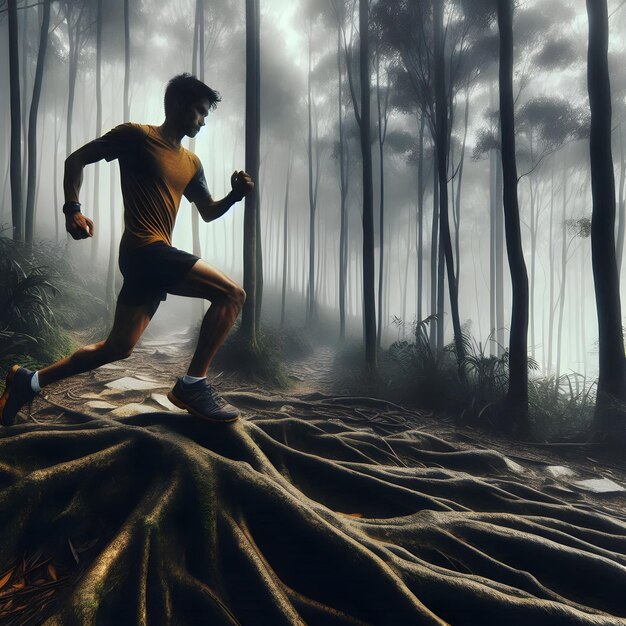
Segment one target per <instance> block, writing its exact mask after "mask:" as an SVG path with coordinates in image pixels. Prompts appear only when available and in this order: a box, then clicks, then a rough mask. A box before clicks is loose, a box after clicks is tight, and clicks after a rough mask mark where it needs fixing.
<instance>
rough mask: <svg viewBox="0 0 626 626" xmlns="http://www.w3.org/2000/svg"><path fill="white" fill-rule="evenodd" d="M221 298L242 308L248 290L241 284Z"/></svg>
mask: <svg viewBox="0 0 626 626" xmlns="http://www.w3.org/2000/svg"><path fill="white" fill-rule="evenodd" d="M220 300H221V301H222V302H225V303H227V304H228V305H231V306H234V307H236V308H237V309H239V310H241V309H242V308H243V303H244V302H245V301H246V292H245V291H244V290H243V289H242V288H241V287H239V285H236V286H235V287H233V288H231V289H230V290H229V291H228V292H227V293H226V294H225V295H224V296H222V297H221V298H220Z"/></svg>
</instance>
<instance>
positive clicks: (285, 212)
mask: <svg viewBox="0 0 626 626" xmlns="http://www.w3.org/2000/svg"><path fill="white" fill-rule="evenodd" d="M290 179H291V151H289V156H288V157H287V180H286V181H285V206H284V209H283V287H282V298H281V303H280V325H281V326H284V325H285V298H286V297H287V258H288V255H287V252H288V250H289V237H288V232H289V231H288V227H287V226H288V224H287V216H288V209H289V181H290Z"/></svg>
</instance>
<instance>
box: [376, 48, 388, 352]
mask: <svg viewBox="0 0 626 626" xmlns="http://www.w3.org/2000/svg"><path fill="white" fill-rule="evenodd" d="M388 103H389V84H387V87H386V95H385V106H384V109H382V107H381V99H380V49H379V45H378V42H377V44H376V104H377V109H378V165H379V179H380V203H379V206H380V224H379V255H380V256H379V258H380V262H379V264H378V311H379V316H378V334H377V346H378V348H380V345H381V344H380V342H381V333H382V321H383V320H382V310H383V308H382V307H383V299H382V291H383V274H384V272H383V270H384V261H385V247H384V241H385V236H384V226H385V167H384V163H385V161H384V154H383V149H384V146H385V138H386V136H387V119H388V118H387V107H388Z"/></svg>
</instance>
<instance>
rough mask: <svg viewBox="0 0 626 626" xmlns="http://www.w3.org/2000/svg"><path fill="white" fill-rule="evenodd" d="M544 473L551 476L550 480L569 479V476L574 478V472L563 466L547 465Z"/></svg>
mask: <svg viewBox="0 0 626 626" xmlns="http://www.w3.org/2000/svg"><path fill="white" fill-rule="evenodd" d="M546 472H547V473H548V474H550V476H552V478H569V477H570V476H576V472H575V471H574V470H572V469H570V468H569V467H566V466H565V465H549V466H548V467H546Z"/></svg>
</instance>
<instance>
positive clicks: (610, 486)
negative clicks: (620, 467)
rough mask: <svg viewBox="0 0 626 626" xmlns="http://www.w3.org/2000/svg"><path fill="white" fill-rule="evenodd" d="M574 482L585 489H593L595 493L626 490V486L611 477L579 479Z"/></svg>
mask: <svg viewBox="0 0 626 626" xmlns="http://www.w3.org/2000/svg"><path fill="white" fill-rule="evenodd" d="M573 484H574V485H576V486H577V487H580V488H581V489H584V490H585V491H591V492H593V493H616V492H619V491H626V489H624V487H622V486H621V485H618V484H617V483H616V482H615V481H613V480H611V479H610V478H590V479H589V480H578V481H576V482H575V483H573Z"/></svg>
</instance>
